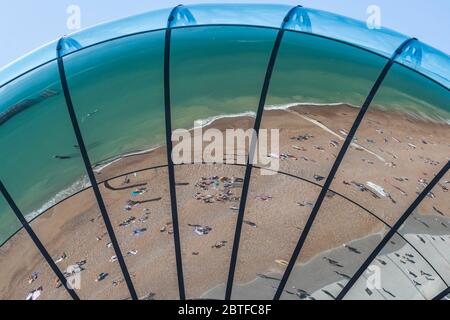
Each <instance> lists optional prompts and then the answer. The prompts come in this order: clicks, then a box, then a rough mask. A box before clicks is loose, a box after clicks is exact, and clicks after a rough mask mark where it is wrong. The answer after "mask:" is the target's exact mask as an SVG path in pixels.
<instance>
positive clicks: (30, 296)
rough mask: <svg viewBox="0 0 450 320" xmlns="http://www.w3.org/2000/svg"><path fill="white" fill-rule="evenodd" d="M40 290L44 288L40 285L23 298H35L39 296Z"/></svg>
mask: <svg viewBox="0 0 450 320" xmlns="http://www.w3.org/2000/svg"><path fill="white" fill-rule="evenodd" d="M42 291H44V289H43V288H42V287H39V288H37V289H36V290H33V291H30V292H29V293H28V295H27V297H26V298H25V300H37V299H39V297H40V296H41V293H42Z"/></svg>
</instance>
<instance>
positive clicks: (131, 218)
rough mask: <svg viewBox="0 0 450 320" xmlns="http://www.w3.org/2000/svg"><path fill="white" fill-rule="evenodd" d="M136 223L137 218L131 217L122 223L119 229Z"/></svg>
mask: <svg viewBox="0 0 450 320" xmlns="http://www.w3.org/2000/svg"><path fill="white" fill-rule="evenodd" d="M135 222H136V218H135V217H129V218H128V219H127V220H125V221H123V222H122V223H120V224H119V227H126V226H129V225H130V224H132V223H135Z"/></svg>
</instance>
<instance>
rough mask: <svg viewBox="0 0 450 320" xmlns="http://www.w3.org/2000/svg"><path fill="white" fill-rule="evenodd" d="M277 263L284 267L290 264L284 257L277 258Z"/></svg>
mask: <svg viewBox="0 0 450 320" xmlns="http://www.w3.org/2000/svg"><path fill="white" fill-rule="evenodd" d="M275 263H277V264H279V265H280V266H283V267H287V265H288V264H289V263H288V262H287V261H286V260H282V259H277V260H275Z"/></svg>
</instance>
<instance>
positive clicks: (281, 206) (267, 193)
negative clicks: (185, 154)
mask: <svg viewBox="0 0 450 320" xmlns="http://www.w3.org/2000/svg"><path fill="white" fill-rule="evenodd" d="M263 173H264V171H260V170H259V169H256V168H255V169H253V173H252V180H251V183H250V188H249V194H248V198H247V206H246V211H245V216H244V221H245V222H244V225H243V228H242V235H241V243H240V248H239V256H238V261H237V266H236V275H235V280H234V287H233V294H232V299H233V300H235V299H264V300H271V299H273V296H274V295H275V291H276V288H277V287H278V285H279V282H280V279H281V277H282V275H283V273H284V270H285V268H286V265H287V262H288V261H289V259H290V257H291V255H292V251H293V250H294V248H295V245H296V243H297V239H298V238H299V236H300V232H301V229H302V228H303V226H304V225H305V223H306V220H307V219H308V216H309V214H310V212H311V206H312V204H313V203H314V201H315V199H317V196H318V195H319V192H320V186H318V185H315V184H313V182H310V181H305V180H303V179H302V178H301V177H296V176H293V175H289V174H285V173H281V172H279V173H278V174H276V175H264V174H263Z"/></svg>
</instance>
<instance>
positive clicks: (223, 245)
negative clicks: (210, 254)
mask: <svg viewBox="0 0 450 320" xmlns="http://www.w3.org/2000/svg"><path fill="white" fill-rule="evenodd" d="M227 243H228V241H217V242H216V243H215V244H214V245H213V246H211V248H215V249H220V248H222V247H225V245H226V244H227Z"/></svg>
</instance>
